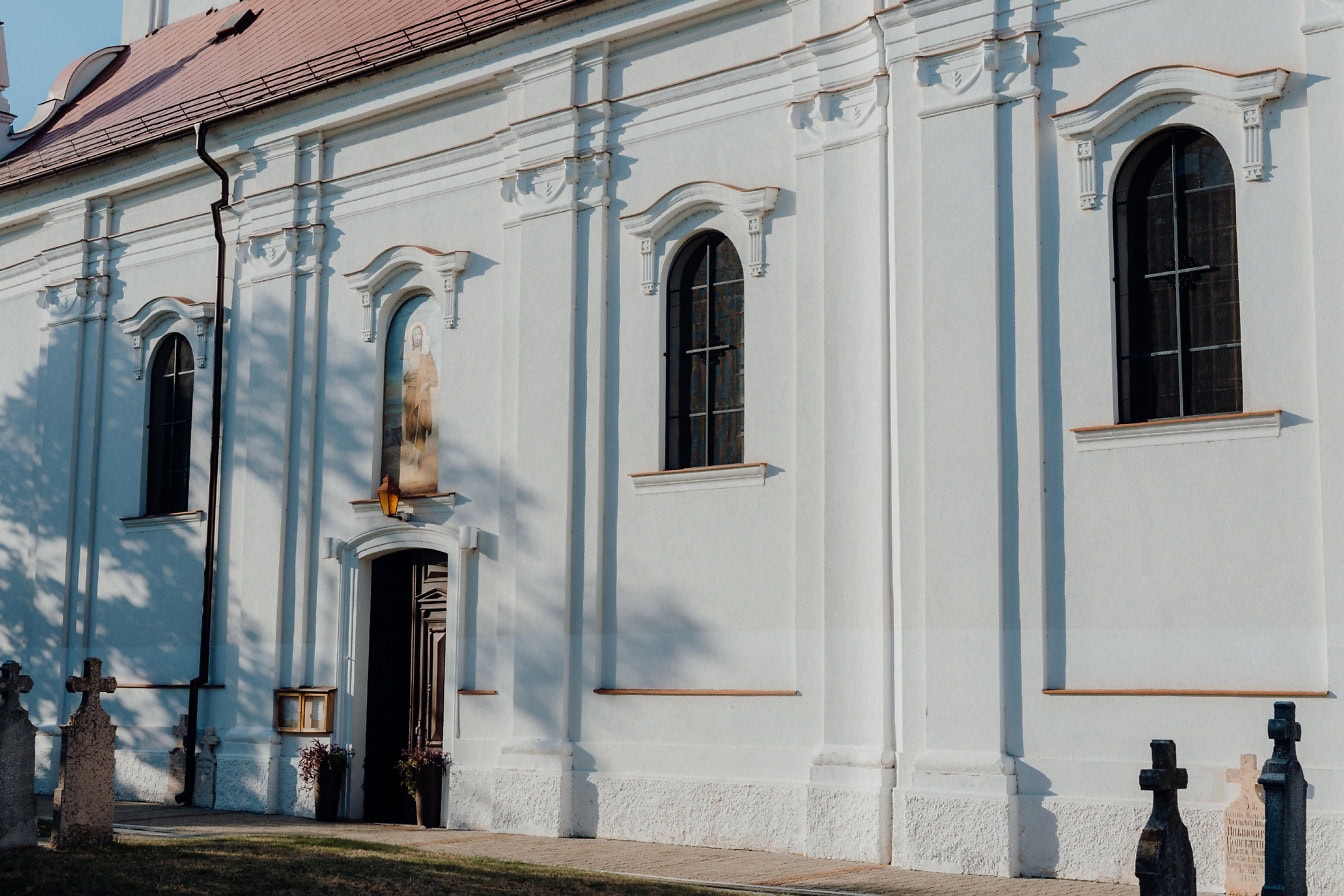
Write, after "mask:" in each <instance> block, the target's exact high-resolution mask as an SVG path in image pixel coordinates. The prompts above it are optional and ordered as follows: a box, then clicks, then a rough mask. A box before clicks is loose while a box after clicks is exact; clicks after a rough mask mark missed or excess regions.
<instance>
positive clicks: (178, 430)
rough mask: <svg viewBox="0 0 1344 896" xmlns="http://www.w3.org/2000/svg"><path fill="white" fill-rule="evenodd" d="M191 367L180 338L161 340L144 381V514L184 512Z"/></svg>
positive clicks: (188, 465)
mask: <svg viewBox="0 0 1344 896" xmlns="http://www.w3.org/2000/svg"><path fill="white" fill-rule="evenodd" d="M195 374H196V367H195V362H194V359H193V358H192V354H191V346H190V345H188V344H187V340H186V339H185V338H183V337H182V336H180V335H178V334H176V333H172V334H169V335H168V336H166V337H164V340H163V343H162V344H161V345H160V346H159V350H158V351H157V352H156V353H155V355H154V364H153V367H152V368H151V372H150V380H149V426H148V430H149V462H148V464H147V475H146V487H145V514H146V515H154V514H164V513H180V512H182V511H184V510H186V509H187V497H188V496H187V486H188V483H189V481H190V477H191V402H192V391H193V384H194V381H195Z"/></svg>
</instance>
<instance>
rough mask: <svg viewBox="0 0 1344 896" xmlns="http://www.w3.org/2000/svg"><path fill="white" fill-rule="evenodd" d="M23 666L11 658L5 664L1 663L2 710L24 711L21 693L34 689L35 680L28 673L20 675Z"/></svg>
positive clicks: (0, 706) (0, 688) (0, 695)
mask: <svg viewBox="0 0 1344 896" xmlns="http://www.w3.org/2000/svg"><path fill="white" fill-rule="evenodd" d="M22 671H23V667H22V666H20V665H19V664H18V663H16V662H14V661H13V660H10V661H9V662H7V663H5V664H4V665H0V699H3V703H0V710H3V711H4V712H22V711H23V706H22V705H21V704H20V703H19V695H20V694H26V693H28V692H29V691H31V690H32V689H33V680H32V679H31V678H29V677H28V676H27V675H20V674H19V673H20V672H22Z"/></svg>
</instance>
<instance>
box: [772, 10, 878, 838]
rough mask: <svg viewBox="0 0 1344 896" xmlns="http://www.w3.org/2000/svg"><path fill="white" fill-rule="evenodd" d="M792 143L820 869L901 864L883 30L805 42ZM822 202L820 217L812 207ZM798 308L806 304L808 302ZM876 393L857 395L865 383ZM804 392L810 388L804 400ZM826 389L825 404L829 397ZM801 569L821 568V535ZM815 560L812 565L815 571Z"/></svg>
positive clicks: (797, 53) (794, 60)
mask: <svg viewBox="0 0 1344 896" xmlns="http://www.w3.org/2000/svg"><path fill="white" fill-rule="evenodd" d="M786 58H787V62H788V63H789V66H790V74H791V77H792V81H793V99H792V101H791V102H790V104H789V107H788V116H789V122H790V123H791V124H792V126H793V128H794V131H795V138H796V143H795V157H796V158H797V171H798V178H797V194H796V195H797V196H798V201H799V207H798V209H797V219H798V221H799V228H800V232H799V234H798V243H799V245H800V246H808V247H810V249H809V253H810V255H811V257H812V259H813V263H812V264H809V265H800V266H799V282H798V284H797V288H796V293H797V295H798V296H800V297H807V296H813V297H815V298H814V299H813V301H814V302H815V303H816V304H815V305H814V306H811V307H806V308H804V307H800V308H799V309H798V314H799V318H800V320H807V321H808V322H809V323H808V325H807V326H806V327H802V328H800V333H799V339H800V346H799V353H798V354H799V357H800V358H803V359H807V358H813V357H818V356H819V361H818V362H817V363H816V364H813V365H811V366H812V368H813V369H811V370H810V371H808V372H804V373H802V374H801V375H800V383H807V384H808V385H807V387H806V389H809V390H812V391H811V393H810V395H809V396H808V397H806V398H805V397H804V393H803V392H800V396H799V400H800V401H818V400H819V405H820V413H821V415H822V418H821V425H820V426H816V425H815V421H816V418H815V417H814V416H811V415H803V414H799V421H800V424H801V423H802V421H807V424H806V425H800V427H799V432H798V436H797V438H798V441H799V445H800V448H802V446H809V447H808V448H807V449H806V450H805V455H810V456H812V457H816V458H824V462H823V463H822V470H821V472H820V475H819V476H818V477H817V479H816V480H815V481H814V485H813V486H812V487H808V486H807V485H806V484H804V483H803V482H802V481H801V480H800V483H799V486H800V487H799V493H800V495H806V496H807V498H806V500H807V502H808V505H809V509H807V510H803V509H802V508H800V510H799V512H800V513H805V514H815V513H816V512H817V511H818V509H819V510H820V512H821V514H822V521H821V522H820V526H819V527H820V529H821V531H824V532H825V533H827V537H826V538H825V539H824V541H823V542H822V544H821V545H820V551H819V552H820V557H819V558H817V560H819V562H820V568H821V582H820V585H821V595H822V600H823V601H824V608H823V610H822V615H823V619H824V623H823V629H824V635H823V636H822V645H823V652H822V660H821V663H822V669H821V680H822V682H823V685H822V700H823V710H822V744H823V746H822V747H821V749H819V750H818V751H817V752H816V753H815V754H814V756H813V759H812V767H811V770H810V772H809V780H808V787H807V841H806V842H807V852H808V854H809V855H815V856H826V857H833V858H846V859H854V860H860V861H868V862H888V861H890V859H891V788H892V785H893V783H894V779H895V754H894V752H893V750H892V708H893V694H892V677H891V670H890V666H889V662H890V657H891V656H892V651H893V644H892V627H891V578H890V556H891V554H890V551H891V535H892V533H891V528H890V515H889V513H888V512H887V509H886V507H885V503H884V502H885V495H886V494H887V491H888V482H889V476H890V464H889V462H888V453H889V445H888V436H889V428H888V426H887V420H888V417H889V414H890V405H889V393H888V390H887V388H886V383H887V378H886V375H885V373H882V374H880V375H877V374H876V373H875V372H877V371H884V370H885V369H886V365H887V363H888V360H889V356H888V351H887V339H886V334H887V316H888V290H887V283H888V278H887V270H888V268H887V258H888V251H889V250H888V244H887V243H888V240H887V231H886V228H885V226H874V222H885V220H886V209H887V201H888V196H887V184H886V176H887V116H888V101H889V92H888V86H889V85H888V78H887V73H886V67H885V62H884V47H883V43H882V38H881V31H880V29H879V28H878V27H877V25H876V23H874V22H872V21H871V20H865V21H863V22H861V23H860V24H859V25H858V26H857V27H853V28H850V29H847V30H845V31H842V32H839V33H837V34H832V35H829V36H827V37H824V38H819V39H813V40H808V41H805V42H804V44H803V46H802V47H801V48H799V49H798V50H794V51H791V52H790V53H789V54H788V55H787V57H786ZM812 203H816V204H815V206H813V205H812ZM800 301H804V300H803V299H801V298H800ZM863 381H867V382H868V383H869V386H868V387H867V388H863V389H857V390H856V389H855V388H854V384H855V383H857V382H863ZM802 388H803V387H801V386H800V389H802ZM818 390H819V392H818ZM799 551H800V556H803V557H816V554H817V553H818V546H817V545H816V544H815V542H814V541H813V539H812V537H811V535H809V537H808V539H807V542H805V543H802V544H800V545H799ZM814 562H816V561H815V560H809V561H807V562H803V563H802V564H801V565H803V566H810V565H812V564H813V563H814Z"/></svg>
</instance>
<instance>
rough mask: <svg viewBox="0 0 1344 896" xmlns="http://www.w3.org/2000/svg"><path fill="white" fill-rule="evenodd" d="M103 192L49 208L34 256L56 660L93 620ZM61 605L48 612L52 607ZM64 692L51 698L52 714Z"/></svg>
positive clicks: (47, 566) (42, 471)
mask: <svg viewBox="0 0 1344 896" xmlns="http://www.w3.org/2000/svg"><path fill="white" fill-rule="evenodd" d="M109 212H110V203H109V202H108V201H107V200H104V199H100V200H78V201H74V202H70V203H67V204H64V205H60V206H57V207H55V208H54V209H53V210H52V211H51V212H50V213H49V214H48V216H47V218H46V221H45V222H44V227H43V236H44V244H45V245H46V246H47V248H45V249H44V250H43V251H42V252H41V253H39V255H38V259H37V260H38V264H39V268H40V271H41V285H40V287H39V289H38V295H37V303H38V306H39V307H41V308H43V309H45V310H46V312H47V319H46V322H45V324H44V325H43V327H42V333H41V342H42V346H41V362H40V369H39V372H38V386H37V395H36V397H35V400H36V403H37V406H38V407H40V408H42V409H43V411H42V413H41V414H40V415H39V417H38V420H39V423H38V436H37V445H36V457H37V463H36V467H35V475H36V479H37V482H36V483H34V489H35V492H36V493H38V494H43V495H45V496H46V497H45V499H44V501H43V506H42V512H41V516H40V519H39V520H38V521H37V523H36V525H35V527H34V532H35V533H36V544H35V563H36V583H37V585H36V589H37V594H36V601H37V604H38V606H40V607H44V608H46V610H47V612H48V613H51V615H53V616H54V615H59V618H60V619H61V620H62V628H63V631H62V644H61V649H60V650H56V651H53V653H54V655H55V656H56V657H58V659H59V662H60V664H61V668H67V669H68V668H73V667H74V666H76V665H78V663H79V661H80V660H82V659H83V657H84V656H85V655H86V654H87V649H88V646H89V644H90V642H91V638H92V632H93V630H94V623H93V619H92V616H93V611H94V608H93V595H92V591H91V588H90V581H91V576H92V564H93V562H94V555H93V552H92V542H93V539H94V535H95V519H94V512H95V503H94V490H95V489H96V465H97V444H98V432H97V430H98V427H99V425H100V422H99V421H100V413H101V408H100V407H99V402H100V395H99V391H100V384H101V360H102V353H103V348H104V345H103V340H104V335H105V334H104V330H105V322H106V318H107V295H108V287H109V282H110V278H109V267H108V265H109V260H108V258H109V253H108V241H107V235H108V229H109V227H110V214H109ZM53 610H55V611H57V612H55V613H52V612H51V611H53ZM68 701H69V697H68V695H65V694H63V693H62V694H60V696H58V697H57V698H56V703H57V705H58V707H59V709H58V713H57V714H58V717H60V718H64V717H65V715H66V714H67V712H68V709H69V706H68Z"/></svg>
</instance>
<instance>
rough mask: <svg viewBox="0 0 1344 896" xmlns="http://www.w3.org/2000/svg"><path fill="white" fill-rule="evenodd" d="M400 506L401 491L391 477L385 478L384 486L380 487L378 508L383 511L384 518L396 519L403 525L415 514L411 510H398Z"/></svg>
mask: <svg viewBox="0 0 1344 896" xmlns="http://www.w3.org/2000/svg"><path fill="white" fill-rule="evenodd" d="M400 504H401V491H400V490H399V489H398V488H397V484H396V483H395V482H393V481H392V477H391V476H384V477H383V484H382V485H380V486H378V506H379V507H380V508H381V509H382V511H383V516H386V517H395V518H396V519H399V520H401V521H402V522H403V523H404V522H407V521H409V520H410V518H411V517H412V516H413V514H412V513H411V512H410V511H409V510H400V509H398V507H399V505H400Z"/></svg>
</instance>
